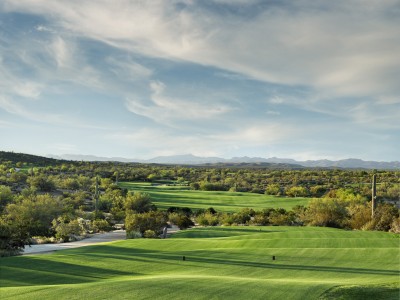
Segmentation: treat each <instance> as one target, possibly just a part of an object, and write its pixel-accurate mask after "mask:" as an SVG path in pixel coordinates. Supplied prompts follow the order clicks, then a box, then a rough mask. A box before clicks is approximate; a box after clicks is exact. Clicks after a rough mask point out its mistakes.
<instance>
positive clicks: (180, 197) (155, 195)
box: [119, 182, 310, 212]
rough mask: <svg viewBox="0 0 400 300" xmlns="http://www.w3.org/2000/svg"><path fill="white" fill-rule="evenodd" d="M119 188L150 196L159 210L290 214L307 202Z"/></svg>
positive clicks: (183, 189) (144, 185) (143, 185)
mask: <svg viewBox="0 0 400 300" xmlns="http://www.w3.org/2000/svg"><path fill="white" fill-rule="evenodd" d="M119 186H120V187H122V188H126V189H128V190H133V191H141V192H147V193H149V194H150V196H151V199H152V202H153V203H154V204H155V205H156V206H157V207H158V208H161V209H167V208H168V207H171V206H177V207H190V208H191V209H198V208H205V209H206V208H209V207H213V208H214V209H215V210H217V211H221V212H235V211H238V210H240V209H242V208H246V207H249V208H253V209H255V210H261V209H263V208H267V207H273V208H284V209H286V210H291V209H292V208H293V207H294V206H296V205H304V206H306V205H307V203H308V201H309V200H310V198H301V197H298V198H290V197H276V196H267V195H261V194H255V193H240V192H236V193H233V192H219V191H218V192H214V191H212V192H208V191H194V190H189V188H188V187H187V186H167V185H151V183H148V182H121V183H119Z"/></svg>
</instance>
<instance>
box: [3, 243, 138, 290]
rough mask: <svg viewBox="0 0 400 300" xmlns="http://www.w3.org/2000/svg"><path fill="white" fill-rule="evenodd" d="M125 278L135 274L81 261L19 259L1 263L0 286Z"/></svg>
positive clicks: (26, 257)
mask: <svg viewBox="0 0 400 300" xmlns="http://www.w3.org/2000/svg"><path fill="white" fill-rule="evenodd" d="M66 251H69V250H66ZM63 252H64V251H63ZM124 275H138V273H136V274H133V273H132V272H126V271H118V270H112V269H107V268H99V267H93V266H87V265H85V264H84V261H83V262H82V264H75V263H68V262H60V261H54V260H49V259H43V256H41V257H40V259H37V258H35V257H34V256H19V257H13V258H10V259H2V260H1V271H0V278H1V282H0V286H3V287H5V286H26V285H42V284H46V285H54V284H74V283H85V282H93V281H98V280H101V279H108V278H112V277H115V276H124Z"/></svg>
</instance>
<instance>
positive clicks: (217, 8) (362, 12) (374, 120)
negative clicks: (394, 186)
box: [0, 0, 400, 157]
mask: <svg viewBox="0 0 400 300" xmlns="http://www.w3.org/2000/svg"><path fill="white" fill-rule="evenodd" d="M398 7H400V2H399V1H397V0H391V1H378V0H364V1H361V0H351V1H322V0H321V1H319V0H318V1H312V0H300V1H289V0H283V1H258V0H251V1H243V0H235V1H226V0H213V1H191V0H172V1H162V0H153V1H130V0H121V1H118V2H112V1H108V0H99V1H82V0H59V1H49V0H35V1H33V0H19V1H13V0H4V1H2V2H1V3H0V14H2V16H5V18H2V20H3V21H2V24H0V25H2V26H3V28H5V30H4V32H3V33H2V34H0V68H1V72H0V114H3V115H2V116H4V117H5V118H8V119H5V120H4V121H3V123H1V124H3V125H2V127H1V128H4V126H5V125H4V124H8V123H7V122H9V121H10V119H11V117H10V116H9V115H14V116H15V115H18V116H19V117H21V118H25V119H27V120H31V121H33V122H43V120H44V121H46V122H50V123H51V122H53V120H54V122H55V123H57V124H62V123H64V124H66V126H69V128H73V127H74V126H75V127H76V124H81V125H82V127H91V128H98V129H99V130H100V131H102V132H101V133H100V132H99V133H98V136H108V134H109V131H112V129H110V128H111V127H107V126H103V122H105V123H106V124H115V126H113V128H115V127H122V128H124V130H123V131H124V132H125V133H124V134H125V137H128V140H131V141H132V143H133V140H134V139H136V141H138V138H139V137H138V136H134V138H132V139H130V138H129V136H130V135H131V132H132V131H134V130H135V131H136V132H147V133H149V135H150V136H154V137H155V138H157V140H158V141H159V142H160V146H159V148H157V149H158V150H157V151H158V152H160V151H166V150H165V149H169V150H168V151H170V152H174V153H182V151H184V152H188V151H189V150H190V152H192V153H194V154H196V153H197V154H198V153H200V152H201V153H218V154H222V155H224V153H232V154H234V155H239V153H242V154H248V153H244V152H245V151H248V152H249V153H255V154H257V153H259V154H258V155H262V153H271V151H276V152H279V151H280V152H285V151H286V149H289V148H290V147H293V149H294V150H293V151H292V156H294V155H295V153H305V155H308V154H307V153H314V154H315V155H316V156H319V157H321V156H323V153H325V154H326V156H328V155H330V157H332V156H334V155H335V153H333V152H332V153H330V152H329V151H330V150H331V149H332V147H333V146H332V143H331V142H330V139H331V137H330V136H329V134H331V135H333V136H334V138H336V140H337V141H340V143H341V144H344V145H346V146H344V148H343V149H339V148H340V147H338V146H336V147H337V150H335V151H336V152H337V155H338V156H340V157H343V153H344V152H346V151H350V152H351V151H352V152H351V153H354V155H353V156H357V155H356V154H357V151H358V152H361V150H359V149H362V153H364V149H365V148H366V145H367V143H366V142H365V141H363V140H362V139H365V137H366V136H365V132H368V134H370V135H371V136H373V138H374V139H375V140H377V141H378V140H379V138H378V137H379V136H385V137H386V138H385V141H386V144H385V147H386V148H387V150H385V151H384V152H385V153H387V154H386V155H389V156H394V153H395V151H396V149H398V146H399V144H398V143H399V142H396V141H395V140H396V138H397V139H398V140H400V139H399V130H400V123H399V122H398V120H399V119H400V115H399V114H400V100H399V99H400V86H399V84H398V78H399V75H400V38H399V37H400V22H399V20H400V10H399V9H398ZM14 13H17V14H15V15H14ZM21 14H22V17H21ZM18 16H20V18H21V19H20V21H19V22H18V21H15V20H16V19H15V18H18ZM13 20H14V21H13ZM77 111H78V112H79V113H76V112H77ZM60 116H62V117H61V118H63V119H65V120H63V121H62V122H60V120H59V119H60ZM99 116H102V117H99ZM57 119H58V120H57ZM66 120H67V121H66ZM71 120H72V121H71ZM68 121H71V122H68ZM107 122H108V123H107ZM68 123H69V124H68ZM92 123H93V125H92ZM349 128H351V130H348V129H349ZM165 130H166V131H167V133H166V131H165ZM104 131H105V132H104ZM337 131H341V132H342V133H341V134H342V136H339V135H336V132H337ZM353 131H354V132H353ZM150 133H151V134H150ZM126 135H128V136H126ZM163 135H166V136H168V137H169V139H164V138H162V136H163ZM358 136H359V137H360V138H357V144H359V146H358V147H356V146H350V144H351V142H353V141H355V140H356V137H358ZM361 137H362V138H361ZM391 139H392V140H394V141H391ZM82 140H83V138H82ZM117 140H118V139H117ZM140 140H141V141H148V139H147V138H146V137H145V135H140ZM171 140H172V141H174V142H170V141H171ZM293 140H295V141H297V144H296V143H293ZM379 141H380V140H379ZM119 142H121V143H122V139H119ZM57 143H58V144H60V145H63V144H70V143H68V142H63V141H60V142H57ZM137 143H139V142H137ZM146 143H147V142H146ZM146 143H145V142H140V143H139V144H140V145H142V146H140V147H141V150H140V151H141V153H148V152H150V151H148V150H145V145H146ZM75 144H78V141H76V142H75V143H74V145H75ZM149 144H151V143H150V142H149V143H147V145H149ZM370 144H371V143H369V144H368V145H370ZM148 147H150V146H148ZM152 147H153V148H152V149H153V150H152V151H153V152H156V150H155V149H156V147H154V146H152ZM312 147H316V148H317V149H318V150H315V151H314V149H311V148H312ZM368 147H369V146H368ZM80 148H81V147H80ZM98 148H101V147H97V148H96V149H98ZM59 149H61V147H59ZM109 149H110V148H109ZM274 149H275V150H274ZM107 151H110V150H107ZM224 151H225V152H224ZM235 151H236V152H235ZM318 151H319V153H320V154H318V153H317V152H318ZM382 151H383V150H382ZM328 152H329V153H328ZM378 152H379V150H371V153H374V155H375V153H378ZM236 153H237V154H236ZM285 153H287V152H285ZM321 153H322V154H321ZM98 154H101V153H98ZM119 155H124V154H122V153H120V154H119ZM273 155H274V153H273ZM276 155H279V153H276ZM297 155H299V154H297ZM349 155H351V154H349ZM111 156H115V155H111ZM264 156H265V154H264Z"/></svg>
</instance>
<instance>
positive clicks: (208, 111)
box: [126, 81, 232, 123]
mask: <svg viewBox="0 0 400 300" xmlns="http://www.w3.org/2000/svg"><path fill="white" fill-rule="evenodd" d="M150 90H151V95H150V99H149V100H148V101H143V100H139V99H136V98H132V97H130V98H128V99H127V100H126V107H127V108H128V110H129V111H131V112H133V113H135V114H138V115H142V116H145V117H147V118H150V119H152V120H154V121H156V122H161V123H165V122H167V123H170V122H171V121H172V122H173V121H175V120H194V119H195V120H197V119H209V118H213V117H217V116H220V115H223V114H225V113H227V112H229V111H231V110H232V108H231V107H228V106H226V105H225V104H219V103H209V102H206V101H203V102H202V103H200V102H196V101H195V99H190V100H184V99H179V98H176V97H169V96H168V95H166V85H165V84H164V83H162V82H160V81H152V82H150ZM203 96H204V95H203Z"/></svg>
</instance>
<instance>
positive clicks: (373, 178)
mask: <svg viewBox="0 0 400 300" xmlns="http://www.w3.org/2000/svg"><path fill="white" fill-rule="evenodd" d="M371 196H372V199H371V203H372V217H374V213H375V209H376V174H374V175H373V176H372V195H371Z"/></svg>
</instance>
